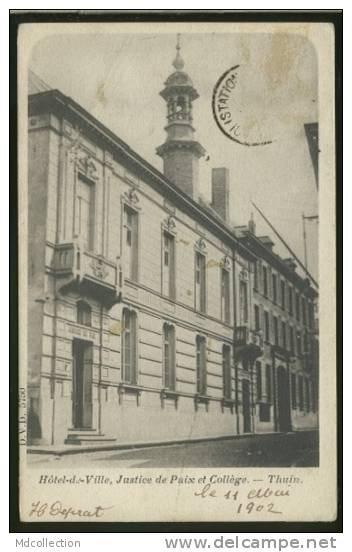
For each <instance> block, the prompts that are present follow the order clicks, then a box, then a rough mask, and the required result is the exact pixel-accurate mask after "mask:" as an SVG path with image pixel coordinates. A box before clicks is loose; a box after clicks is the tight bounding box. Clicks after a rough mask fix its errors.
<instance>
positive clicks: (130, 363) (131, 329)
mask: <svg viewBox="0 0 352 552" xmlns="http://www.w3.org/2000/svg"><path fill="white" fill-rule="evenodd" d="M122 381H124V382H125V383H131V384H135V383H137V316H136V313H135V312H133V311H130V310H128V309H124V311H123V314H122Z"/></svg>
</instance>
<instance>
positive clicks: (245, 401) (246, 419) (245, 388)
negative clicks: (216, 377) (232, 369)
mask: <svg viewBox="0 0 352 552" xmlns="http://www.w3.org/2000/svg"><path fill="white" fill-rule="evenodd" d="M242 406H243V433H250V432H251V430H252V428H251V401H250V387H249V381H248V380H242Z"/></svg>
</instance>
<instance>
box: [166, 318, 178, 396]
mask: <svg viewBox="0 0 352 552" xmlns="http://www.w3.org/2000/svg"><path fill="white" fill-rule="evenodd" d="M163 385H164V387H165V388H166V389H170V390H172V391H175V389H176V348H175V328H174V327H173V326H170V324H164V327H163Z"/></svg>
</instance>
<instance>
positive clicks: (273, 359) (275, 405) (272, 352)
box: [271, 347, 278, 431]
mask: <svg viewBox="0 0 352 552" xmlns="http://www.w3.org/2000/svg"><path fill="white" fill-rule="evenodd" d="M271 358H272V365H273V402H274V430H275V431H277V430H278V420H277V404H276V366H275V352H274V350H273V347H272V348H271Z"/></svg>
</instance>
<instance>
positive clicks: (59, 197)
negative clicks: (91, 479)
mask: <svg viewBox="0 0 352 552" xmlns="http://www.w3.org/2000/svg"><path fill="white" fill-rule="evenodd" d="M65 156H66V150H65V149H64V136H63V129H62V121H61V136H60V144H59V162H58V179H57V206H56V229H55V234H56V235H55V239H56V244H58V243H59V241H60V226H62V227H63V224H62V220H61V219H62V207H63V206H62V188H63V184H65V185H66V184H67V183H66V182H65V183H64V177H63V175H64V164H65ZM44 263H45V260H44ZM53 278H54V327H53V359H52V364H51V379H50V396H51V398H52V401H53V404H52V413H51V444H52V445H53V444H54V442H55V415H56V409H55V406H56V405H55V402H56V399H55V387H56V385H55V373H56V370H55V363H56V351H57V343H56V341H57V301H58V289H57V279H56V276H53ZM44 304H45V303H44ZM44 304H43V319H44ZM71 395H72V393H71Z"/></svg>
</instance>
